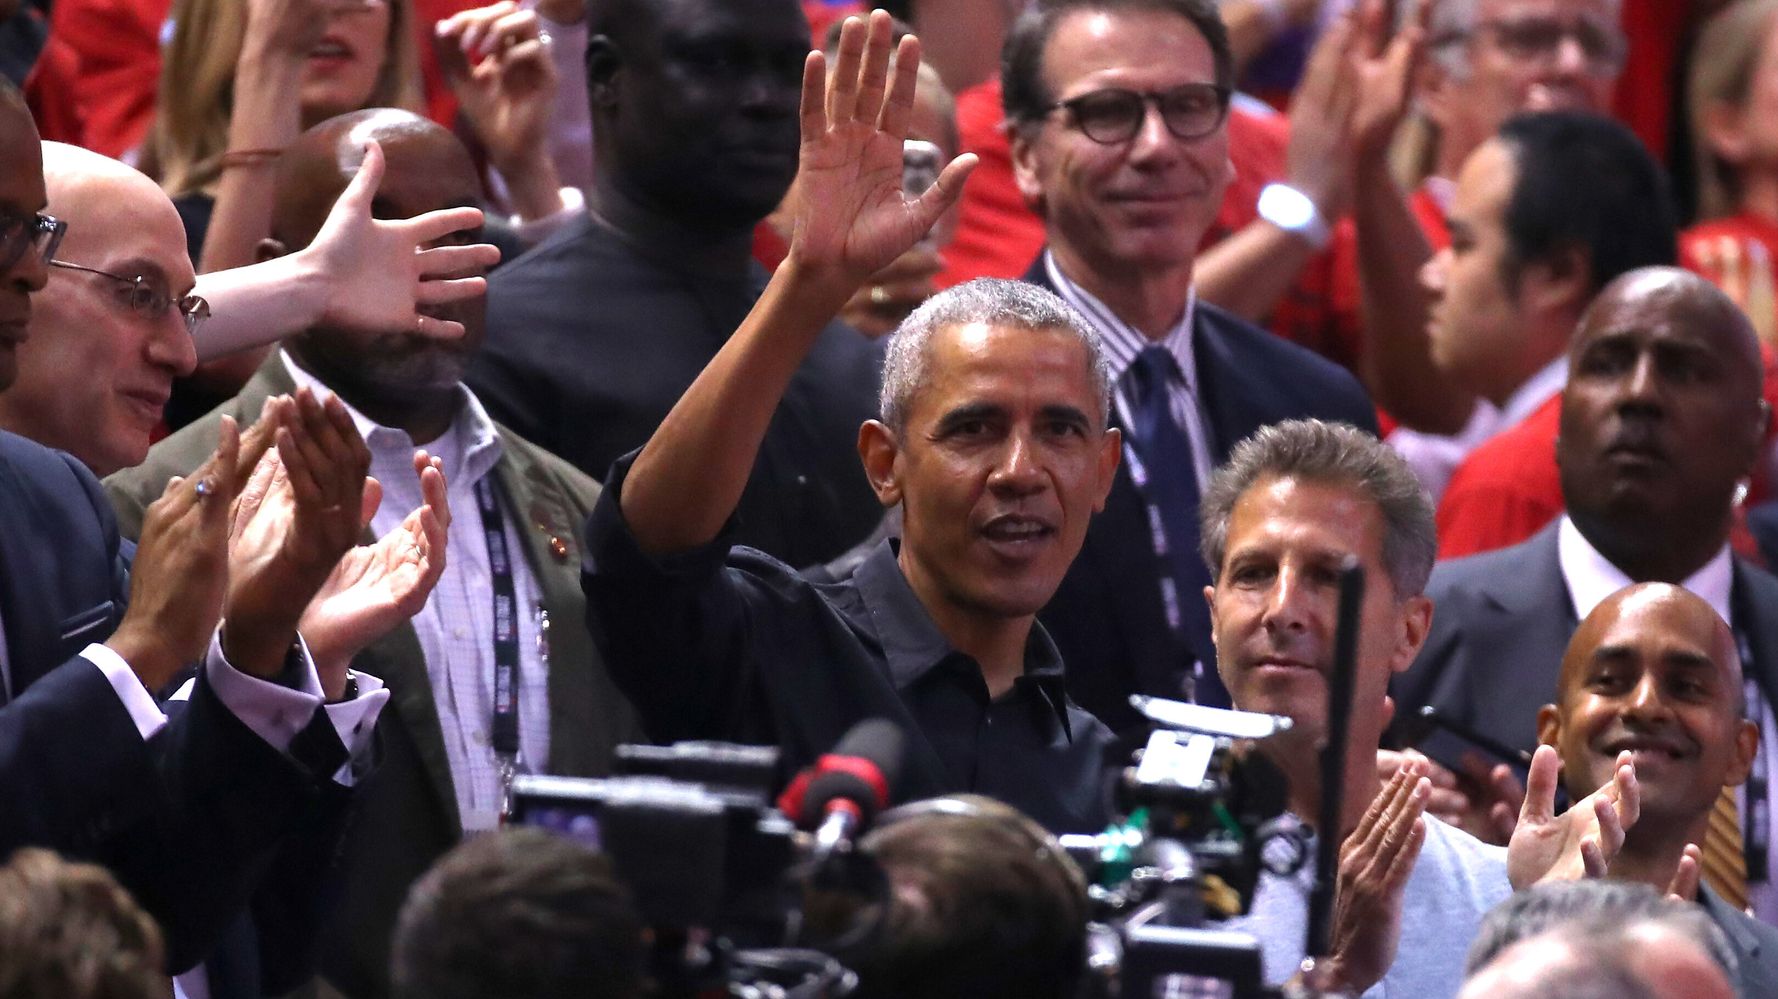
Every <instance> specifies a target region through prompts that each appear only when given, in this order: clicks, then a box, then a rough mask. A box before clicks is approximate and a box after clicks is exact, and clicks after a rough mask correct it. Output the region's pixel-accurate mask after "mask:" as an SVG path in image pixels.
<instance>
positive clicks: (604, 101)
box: [586, 35, 623, 108]
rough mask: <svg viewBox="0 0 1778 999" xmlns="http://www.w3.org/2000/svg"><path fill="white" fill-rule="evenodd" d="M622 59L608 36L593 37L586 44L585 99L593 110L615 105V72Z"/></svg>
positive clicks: (621, 63) (621, 65)
mask: <svg viewBox="0 0 1778 999" xmlns="http://www.w3.org/2000/svg"><path fill="white" fill-rule="evenodd" d="M622 67H623V58H622V56H621V55H620V54H619V53H618V50H617V44H616V43H615V42H613V41H612V40H611V38H610V36H608V35H594V36H593V37H591V38H589V39H587V43H586V91H587V99H588V100H589V101H590V102H591V103H592V106H593V107H595V108H598V107H610V106H611V105H612V104H615V103H617V71H618V70H619V69H621V68H622Z"/></svg>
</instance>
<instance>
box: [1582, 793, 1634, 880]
mask: <svg viewBox="0 0 1778 999" xmlns="http://www.w3.org/2000/svg"><path fill="white" fill-rule="evenodd" d="M1593 816H1594V818H1596V819H1597V820H1598V822H1599V834H1598V837H1597V838H1596V839H1595V838H1594V837H1593V836H1588V837H1587V839H1586V842H1589V843H1592V844H1594V846H1595V847H1596V848H1597V851H1598V854H1599V857H1600V859H1601V860H1602V861H1603V862H1604V863H1605V864H1606V865H1608V866H1609V865H1610V863H1611V860H1612V858H1614V857H1616V856H1617V852H1618V851H1619V850H1621V849H1623V847H1624V824H1623V821H1622V820H1621V819H1619V818H1618V812H1617V809H1616V808H1614V807H1613V806H1612V802H1611V798H1610V796H1608V795H1602V796H1600V797H1597V798H1594V799H1593ZM1584 856H1585V855H1584V854H1583V859H1584ZM1588 875H1589V876H1591V877H1604V876H1605V872H1604V871H1600V872H1599V873H1597V874H1594V873H1593V872H1592V868H1591V867H1590V866H1589V868H1588Z"/></svg>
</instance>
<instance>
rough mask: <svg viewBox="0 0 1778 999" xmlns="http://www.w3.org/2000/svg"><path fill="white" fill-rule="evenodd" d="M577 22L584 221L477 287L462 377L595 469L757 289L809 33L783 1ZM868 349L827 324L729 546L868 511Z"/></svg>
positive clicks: (874, 519) (659, 1) (786, 177)
mask: <svg viewBox="0 0 1778 999" xmlns="http://www.w3.org/2000/svg"><path fill="white" fill-rule="evenodd" d="M586 23H587V34H588V37H589V41H588V43H587V58H586V67H587V89H588V96H589V98H590V100H591V103H592V119H593V137H594V138H593V156H594V158H595V160H596V161H597V169H596V170H595V171H594V175H595V180H594V185H593V189H592V190H590V191H588V192H587V208H588V213H587V215H586V217H585V218H583V219H579V220H577V221H575V222H574V223H572V224H570V225H568V226H565V227H564V228H563V229H562V230H560V231H559V232H557V233H556V234H555V235H554V236H553V237H551V238H550V239H548V240H546V241H545V242H544V243H542V244H541V245H539V246H538V247H537V248H536V249H534V250H532V251H531V252H530V253H527V254H526V255H525V256H523V257H521V258H520V259H518V260H516V261H514V262H512V263H510V264H508V265H506V266H505V267H503V268H501V269H500V271H499V272H498V273H496V274H495V275H494V277H493V278H492V279H491V280H490V282H489V288H488V325H489V333H490V335H489V337H488V344H487V348H486V349H485V350H484V351H482V353H481V354H480V355H478V356H477V357H476V359H475V362H474V365H473V368H472V370H471V372H470V376H469V384H470V385H471V387H473V388H474V389H475V391H476V393H477V394H478V395H479V396H481V398H482V399H483V400H484V401H485V402H486V403H487V406H488V410H489V412H490V413H492V414H493V415H494V416H495V417H496V418H498V419H499V420H501V421H502V422H503V423H505V424H506V425H508V426H510V427H512V428H513V429H514V430H515V431H517V432H518V433H520V434H521V435H523V436H524V437H526V438H527V439H529V440H531V441H534V442H536V443H537V444H539V445H541V446H543V447H545V448H547V449H549V450H550V451H552V452H554V453H555V454H558V455H561V456H562V457H564V458H566V459H568V460H569V461H570V462H572V463H573V464H574V465H575V466H576V467H577V468H579V469H580V470H581V471H583V472H585V473H586V474H588V475H591V476H593V477H595V478H598V479H600V480H603V479H604V477H605V475H606V473H607V471H608V470H609V469H610V467H611V463H612V462H613V461H615V460H616V459H617V458H618V457H619V456H621V455H622V454H624V453H625V452H627V451H631V450H634V449H635V448H638V447H641V446H642V444H643V443H644V442H645V441H647V440H648V437H649V435H650V434H652V433H653V432H654V430H655V428H656V427H658V426H659V425H660V422H661V420H662V419H663V418H664V417H665V416H666V415H667V411H668V410H669V409H671V408H672V407H673V404H674V403H675V402H676V401H677V400H678V399H679V397H680V395H681V394H683V393H684V392H685V390H686V388H687V387H688V386H690V385H691V383H692V380H693V379H694V378H696V377H697V375H698V372H700V371H702V370H703V368H704V366H705V365H706V364H707V363H709V361H710V358H711V357H712V356H713V355H714V354H715V353H716V351H717V349H718V348H719V347H721V346H722V343H723V340H724V338H726V337H727V336H728V335H729V333H730V332H731V331H732V330H734V328H735V327H736V326H737V325H738V324H739V323H740V322H741V319H742V318H743V317H744V316H746V314H747V312H748V310H749V309H750V308H751V307H752V306H753V304H754V302H755V301H756V300H757V299H758V297H759V295H760V293H761V291H762V290H763V289H764V287H765V275H764V273H763V272H762V271H761V269H760V267H759V265H758V264H757V263H754V262H753V259H752V246H753V230H754V227H755V226H756V225H758V223H759V222H760V221H761V220H762V219H764V218H765V217H766V215H767V214H768V213H770V212H771V211H772V209H773V208H775V207H777V205H778V203H779V202H780V201H781V200H782V199H783V197H784V193H785V191H786V190H787V189H788V188H789V186H790V182H791V179H792V178H793V177H795V175H796V163H797V119H796V105H797V95H798V86H799V81H800V78H801V75H802V65H803V57H804V56H806V55H807V54H808V50H809V26H808V22H807V21H806V20H805V19H804V17H803V13H802V5H801V4H799V3H797V2H796V0H646V2H645V0H593V2H591V3H589V4H587V10H586ZM881 360H882V355H881V353H880V351H879V350H878V348H876V347H874V346H872V345H871V344H869V343H867V342H866V341H865V340H864V339H863V338H862V337H861V336H859V335H858V333H857V332H856V331H855V330H852V329H850V328H849V327H847V326H845V325H844V324H842V323H838V322H833V323H830V324H829V325H828V327H827V329H826V330H825V332H824V333H823V335H822V337H821V339H820V341H819V342H818V343H817V344H816V345H815V347H814V349H812V350H811V351H810V352H809V356H808V357H807V358H805V359H804V360H803V363H802V365H801V366H800V368H799V369H798V373H797V378H796V380H795V381H794V382H793V383H792V384H791V386H790V389H789V391H788V392H787V393H786V395H785V398H784V400H783V402H782V403H781V404H780V406H779V408H778V413H777V418H776V419H775V420H774V421H773V423H772V428H771V431H770V433H769V434H767V436H766V440H765V444H764V446H763V447H762V448H761V449H760V452H759V457H758V460H757V462H756V464H755V465H754V468H753V474H752V475H751V476H750V478H749V482H748V488H747V492H746V495H745V496H743V497H742V500H741V504H740V507H739V509H738V511H737V513H738V525H739V532H740V533H739V536H738V538H737V540H738V541H739V542H740V543H741V544H744V545H748V546H750V547H754V548H759V549H761V550H763V551H766V552H769V553H771V554H772V555H774V556H777V557H779V558H782V559H784V560H785V561H787V562H789V563H791V564H792V565H795V566H799V567H801V566H808V565H813V564H815V563H819V562H824V561H826V560H828V559H831V558H833V557H834V556H836V555H839V554H841V553H842V552H844V551H846V550H847V549H848V548H850V547H852V546H853V545H855V544H857V543H858V542H859V541H861V540H863V539H864V537H865V536H866V535H868V534H869V533H870V532H871V530H872V529H873V528H875V527H876V526H877V524H878V523H879V522H880V521H881V520H882V510H881V508H880V507H878V506H877V504H876V502H875V501H874V499H873V498H872V496H871V492H870V487H869V485H868V483H866V481H865V478H864V475H863V474H862V473H861V472H860V471H859V468H858V462H857V459H856V456H855V452H854V443H855V441H854V435H855V431H856V430H857V427H858V425H859V424H860V423H862V422H864V421H865V420H867V419H869V418H871V417H872V416H874V415H875V408H874V403H875V395H876V388H877V371H878V368H879V366H880V364H881Z"/></svg>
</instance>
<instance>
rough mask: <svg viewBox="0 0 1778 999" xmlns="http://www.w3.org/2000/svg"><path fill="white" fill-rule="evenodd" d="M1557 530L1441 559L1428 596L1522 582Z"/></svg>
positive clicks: (1546, 557)
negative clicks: (1488, 548)
mask: <svg viewBox="0 0 1778 999" xmlns="http://www.w3.org/2000/svg"><path fill="white" fill-rule="evenodd" d="M1554 530H1555V525H1554V524H1552V525H1550V526H1549V527H1547V528H1545V529H1544V530H1542V531H1539V532H1538V533H1537V534H1535V535H1533V536H1532V537H1531V538H1529V539H1527V540H1525V541H1521V542H1519V543H1518V544H1516V545H1511V546H1509V547H1506V548H1497V549H1495V550H1493V551H1489V552H1479V553H1477V554H1475V555H1465V556H1463V557H1462V558H1453V559H1443V560H1440V561H1439V562H1438V563H1437V564H1436V565H1434V566H1433V567H1432V578H1431V579H1429V580H1427V583H1426V595H1427V596H1429V597H1431V598H1432V599H1433V600H1434V601H1438V600H1440V599H1448V598H1452V597H1457V596H1464V595H1468V594H1473V593H1476V592H1491V591H1493V590H1494V589H1496V588H1498V587H1500V586H1502V585H1508V586H1510V585H1513V584H1514V582H1515V581H1522V580H1523V579H1524V574H1525V572H1526V571H1527V570H1530V569H1533V568H1536V567H1539V566H1541V565H1544V564H1546V563H1548V562H1550V561H1551V560H1552V559H1554V557H1555V550H1556V546H1555V539H1554V537H1553V535H1554ZM1546 535H1547V536H1546ZM1775 584H1778V581H1775Z"/></svg>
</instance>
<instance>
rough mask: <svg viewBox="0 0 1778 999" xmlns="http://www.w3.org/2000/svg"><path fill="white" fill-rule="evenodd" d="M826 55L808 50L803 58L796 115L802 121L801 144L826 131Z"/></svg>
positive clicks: (812, 140)
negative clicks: (800, 95)
mask: <svg viewBox="0 0 1778 999" xmlns="http://www.w3.org/2000/svg"><path fill="white" fill-rule="evenodd" d="M826 102H827V57H826V56H824V55H822V54H821V53H820V52H810V53H809V55H808V57H807V58H805V59H804V60H803V96H802V103H801V104H800V105H799V106H798V110H797V115H798V118H799V120H800V121H801V123H802V133H803V145H808V144H809V143H811V142H814V141H815V139H816V138H817V137H819V136H821V135H823V134H825V133H826V132H827V103H826Z"/></svg>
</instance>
